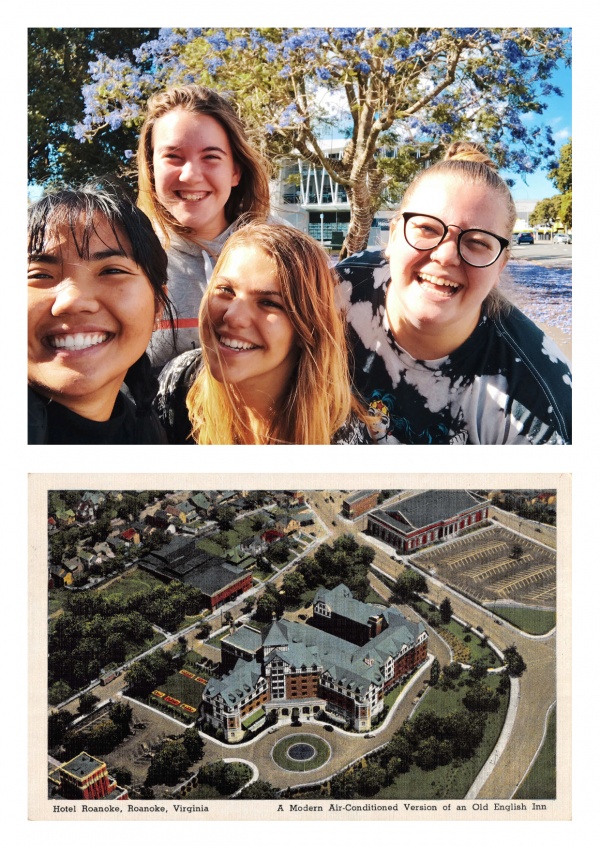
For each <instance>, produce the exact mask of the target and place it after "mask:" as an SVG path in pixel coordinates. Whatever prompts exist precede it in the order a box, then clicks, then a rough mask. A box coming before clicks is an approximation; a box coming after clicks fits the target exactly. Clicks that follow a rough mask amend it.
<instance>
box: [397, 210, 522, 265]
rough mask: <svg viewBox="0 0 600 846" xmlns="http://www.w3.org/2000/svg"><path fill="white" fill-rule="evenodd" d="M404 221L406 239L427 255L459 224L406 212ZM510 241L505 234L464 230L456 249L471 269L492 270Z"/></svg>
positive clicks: (414, 247)
mask: <svg viewBox="0 0 600 846" xmlns="http://www.w3.org/2000/svg"><path fill="white" fill-rule="evenodd" d="M402 217H403V218H404V237H405V238H406V242H407V244H409V245H410V246H411V247H413V249H415V250H420V251H421V252H426V251H427V250H434V249H435V248H436V247H437V246H439V244H441V243H442V241H443V240H444V238H445V237H446V235H447V234H448V230H449V229H450V227H451V226H452V227H453V228H454V229H460V226H457V225H456V224H455V223H448V224H445V223H444V221H443V220H440V219H439V218H437V217H432V216H431V215H429V214H419V213H418V212H402ZM508 244H509V241H508V240H507V239H506V238H502V236H501V235H495V234H494V233H493V232H486V230H485V229H460V235H459V236H458V239H457V241H456V248H457V250H458V254H459V256H460V257H461V259H462V260H463V261H464V262H466V263H467V264H470V265H471V267H489V266H490V264H493V263H494V262H495V261H497V260H498V259H499V258H500V255H501V253H502V251H503V250H505V249H506V248H507V247H508Z"/></svg>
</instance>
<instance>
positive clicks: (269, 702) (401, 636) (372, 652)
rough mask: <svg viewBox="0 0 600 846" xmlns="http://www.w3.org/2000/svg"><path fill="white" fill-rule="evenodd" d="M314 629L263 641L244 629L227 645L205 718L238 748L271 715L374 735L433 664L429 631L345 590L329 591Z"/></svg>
mask: <svg viewBox="0 0 600 846" xmlns="http://www.w3.org/2000/svg"><path fill="white" fill-rule="evenodd" d="M309 623H310V624H304V623H296V622H292V621H289V620H283V619H282V620H278V621H277V622H274V623H273V624H272V625H271V626H270V627H269V629H268V630H267V631H266V632H265V633H264V634H261V632H259V631H258V630H257V629H254V628H252V627H251V626H242V627H241V628H239V629H238V630H237V631H235V632H233V633H232V634H231V635H228V636H227V637H225V638H223V640H222V656H223V667H225V668H228V667H231V666H232V665H233V669H232V670H231V671H230V672H228V673H227V674H226V675H225V676H223V678H222V679H211V680H210V681H209V683H208V684H207V685H206V687H205V689H204V692H203V697H202V714H203V716H204V718H205V719H207V720H208V722H209V723H211V724H212V725H213V726H214V727H215V728H217V729H218V728H220V729H222V730H223V733H224V736H225V739H226V740H227V741H229V742H237V741H239V740H241V739H242V738H243V736H244V732H245V730H246V729H247V728H248V727H249V726H250V725H252V724H253V723H255V722H256V721H257V720H258V719H260V718H261V717H263V716H264V717H266V715H267V714H268V713H269V711H272V710H276V711H277V712H278V714H279V716H281V717H283V718H285V717H288V718H290V717H291V718H293V717H300V716H301V715H303V716H304V717H307V716H313V717H314V716H315V715H316V714H317V713H318V712H319V711H321V710H323V711H326V712H327V713H328V714H329V716H330V717H331V718H332V719H333V720H334V721H335V720H337V721H338V722H340V723H350V724H351V725H352V726H353V727H354V728H355V729H357V730H358V731H368V730H369V729H370V728H371V724H372V720H373V718H374V717H376V716H377V715H378V714H379V713H381V711H382V710H383V706H384V696H385V694H386V693H387V692H388V691H389V690H391V689H392V688H393V687H394V686H396V685H397V684H399V683H400V682H401V681H402V680H403V679H404V678H406V677H407V676H408V675H409V674H410V673H411V672H412V671H413V670H414V669H415V668H416V667H418V666H419V665H420V664H422V663H423V662H424V661H425V660H426V658H427V632H426V631H425V627H424V626H423V624H422V623H412V622H409V621H408V620H407V619H406V618H405V617H403V616H402V614H400V612H399V611H398V610H397V609H395V608H382V607H379V606H375V605H370V604H367V603H363V602H359V601H358V600H355V599H354V598H353V597H352V594H351V593H350V591H349V589H348V588H347V587H346V586H345V585H338V587H336V588H334V589H333V590H326V589H325V588H321V589H319V590H318V591H317V593H316V595H315V598H314V601H313V616H312V619H311V620H310V621H309Z"/></svg>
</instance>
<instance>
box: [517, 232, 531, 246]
mask: <svg viewBox="0 0 600 846" xmlns="http://www.w3.org/2000/svg"><path fill="white" fill-rule="evenodd" d="M517 244H533V235H532V234H531V232H521V233H520V235H519V237H518V238H517Z"/></svg>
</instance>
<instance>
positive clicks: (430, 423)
mask: <svg viewBox="0 0 600 846" xmlns="http://www.w3.org/2000/svg"><path fill="white" fill-rule="evenodd" d="M337 271H338V273H339V275H340V279H341V284H340V290H339V294H340V299H341V304H342V307H343V309H344V310H345V311H346V313H347V317H348V326H349V338H350V345H351V348H352V356H351V358H352V360H353V368H354V384H355V387H356V389H357V391H358V392H359V393H360V394H361V396H362V397H363V399H364V401H365V405H366V406H367V407H368V412H369V417H370V418H371V419H372V425H371V426H370V429H371V435H372V437H373V440H374V441H375V442H377V443H380V444H384V443H387V444H389V443H395V444H398V443H402V444H566V443H570V442H571V399H572V396H571V395H572V391H571V372H570V369H569V363H568V361H567V360H566V359H565V357H564V355H563V354H562V352H561V351H560V350H559V348H558V347H557V346H556V344H555V343H554V342H553V341H552V340H551V339H550V338H548V337H547V336H546V335H545V334H544V333H543V332H542V330H541V329H539V328H538V327H537V326H536V325H535V324H534V323H532V321H531V320H529V318H528V317H526V316H525V315H524V314H522V313H521V312H520V311H519V310H518V309H517V308H514V307H512V308H511V309H510V310H509V311H508V312H507V313H504V314H501V315H500V316H499V317H490V316H486V315H482V317H481V319H480V321H479V324H478V325H477V327H476V328H475V330H474V331H473V333H472V334H471V336H470V337H469V338H468V339H467V340H466V341H465V342H464V343H463V344H462V345H461V346H460V347H459V348H458V349H456V350H454V351H453V352H452V353H451V354H450V355H447V356H444V357H443V358H440V359H437V360H435V361H418V360H416V359H414V358H412V356H410V355H409V354H408V353H407V352H405V351H404V350H403V349H402V348H401V347H400V346H398V344H397V343H396V341H395V340H394V337H393V335H392V333H391V331H390V328H389V325H388V321H387V316H386V312H385V296H386V291H387V287H388V284H389V282H390V268H389V264H388V261H387V259H386V257H385V256H384V254H383V253H382V252H368V251H365V252H362V253H357V254H356V255H354V256H350V257H349V258H347V259H345V260H344V261H342V262H341V263H340V264H339V265H338V266H337Z"/></svg>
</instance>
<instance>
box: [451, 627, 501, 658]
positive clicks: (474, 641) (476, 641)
mask: <svg viewBox="0 0 600 846" xmlns="http://www.w3.org/2000/svg"><path fill="white" fill-rule="evenodd" d="M444 629H447V630H448V631H450V632H452V634H453V635H455V636H456V637H458V638H460V640H462V642H463V643H464V644H465V646H467V647H468V648H469V651H470V652H471V661H470V662H468V663H471V662H473V661H476V660H477V659H478V658H483V659H484V660H485V661H487V663H488V666H489V667H493V666H497V664H498V656H497V655H496V654H495V653H494V652H493V651H492V650H491V649H490V647H489V646H482V644H481V639H480V638H479V637H478V636H477V635H476V634H475V633H474V632H472V631H471V632H463V627H462V626H461V625H460V624H459V623H457V622H456V620H450V622H449V623H448V624H447V625H445V626H441V628H439V629H438V633H439V634H440V635H441V636H442V637H444ZM467 636H469V637H470V638H471V640H470V641H466V640H465V637H467Z"/></svg>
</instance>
